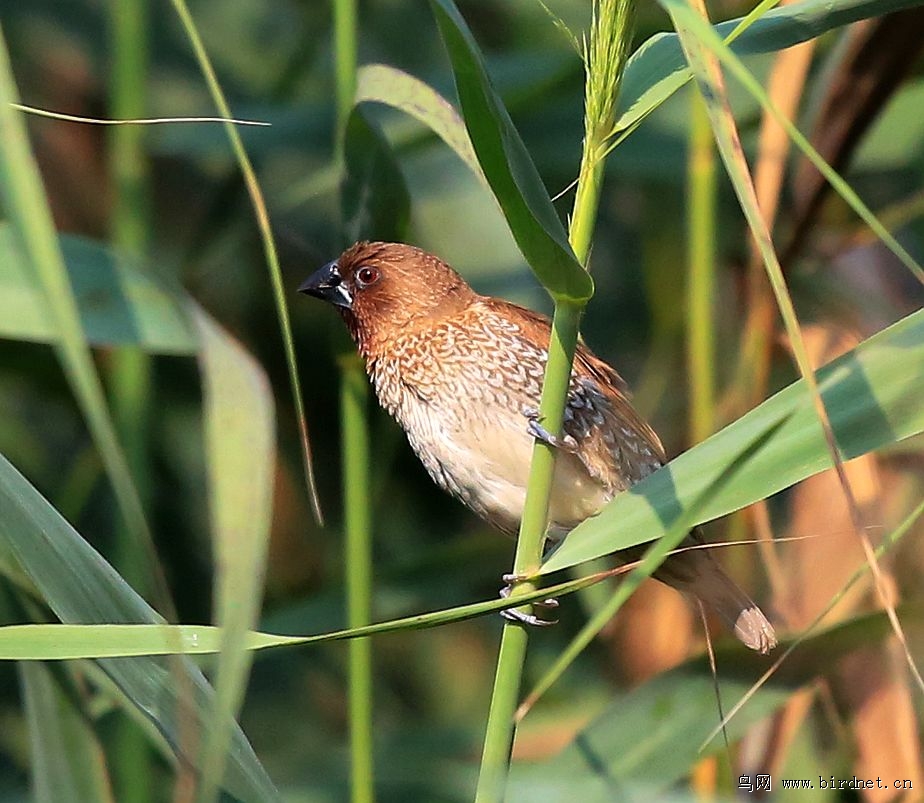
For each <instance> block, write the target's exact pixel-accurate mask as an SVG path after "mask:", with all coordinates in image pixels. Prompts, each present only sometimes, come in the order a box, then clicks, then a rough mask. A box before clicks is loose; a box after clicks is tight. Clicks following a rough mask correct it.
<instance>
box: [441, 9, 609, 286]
mask: <svg viewBox="0 0 924 803" xmlns="http://www.w3.org/2000/svg"><path fill="white" fill-rule="evenodd" d="M430 6H431V8H432V9H433V14H434V16H435V17H436V21H437V24H438V26H439V29H440V34H441V35H442V37H443V41H444V43H445V45H446V49H447V51H448V52H449V58H450V61H451V62H452V69H453V74H454V77H455V81H456V90H457V92H458V94H459V101H460V103H461V107H462V115H463V117H464V119H465V125H466V127H467V128H468V133H469V136H470V137H471V141H472V145H473V146H474V148H475V153H476V154H477V156H478V162H479V163H480V164H481V169H482V170H483V171H484V175H485V177H486V178H487V180H488V183H489V184H490V185H491V190H492V191H493V192H494V196H495V197H496V198H497V201H498V203H499V204H500V206H501V209H502V210H503V213H504V217H505V218H506V220H507V225H508V226H509V227H510V231H511V232H512V234H513V237H514V239H515V240H516V242H517V245H518V246H519V247H520V251H521V252H522V253H523V256H524V257H526V261H527V262H528V263H529V264H530V267H532V269H533V271H534V272H535V274H536V276H537V278H538V279H539V281H540V282H541V283H542V285H543V287H545V288H546V290H548V292H549V293H550V294H551V296H552V297H553V299H555V300H559V299H561V300H563V301H567V302H571V303H580V302H586V301H587V299H589V298H590V297H591V295H592V294H593V281H592V280H591V278H590V274H588V273H587V271H586V270H584V268H583V266H582V265H581V263H580V262H579V261H578V259H577V257H576V256H575V255H574V252H573V251H572V250H571V245H570V244H569V243H568V237H567V235H566V233H565V229H564V227H563V226H562V223H561V221H560V220H559V218H558V213H557V212H556V211H555V207H554V206H552V202H551V201H550V200H549V194H548V192H547V191H546V189H545V186H544V185H543V183H542V179H541V178H540V176H539V172H538V170H536V166H535V164H533V160H532V158H531V157H530V155H529V152H528V151H527V150H526V146H525V145H524V144H523V141H522V140H521V139H520V135H519V134H518V133H517V130H516V128H515V127H514V125H513V121H512V120H511V119H510V115H509V114H508V113H507V110H506V109H505V108H504V105H503V103H502V102H501V100H500V98H499V97H498V95H497V92H496V91H495V90H494V87H493V85H492V84H491V79H490V78H489V77H488V73H487V71H486V69H485V66H484V63H483V61H482V58H481V54H480V52H479V49H478V45H477V43H476V42H475V39H474V37H473V36H472V34H471V31H470V30H469V29H468V26H467V25H466V23H465V20H464V19H463V18H462V15H461V14H459V11H458V9H457V8H456V6H455V3H453V2H452V0H430Z"/></svg>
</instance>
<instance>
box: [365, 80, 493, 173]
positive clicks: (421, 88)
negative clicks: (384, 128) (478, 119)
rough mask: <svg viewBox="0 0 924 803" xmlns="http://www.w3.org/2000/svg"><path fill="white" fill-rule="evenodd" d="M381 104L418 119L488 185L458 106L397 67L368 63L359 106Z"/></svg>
mask: <svg viewBox="0 0 924 803" xmlns="http://www.w3.org/2000/svg"><path fill="white" fill-rule="evenodd" d="M360 103H381V104H383V105H385V106H391V107H392V108H393V109H398V110H399V111H402V112H404V113H405V114H408V115H410V116H411V117H413V118H415V119H416V120H419V121H420V122H421V123H423V124H424V125H425V126H427V128H429V129H430V130H431V131H432V132H433V133H434V134H436V135H437V136H438V137H439V138H440V139H441V140H443V142H445V143H446V144H447V145H448V146H449V147H450V148H452V150H453V152H454V153H455V154H456V156H458V157H459V158H460V159H461V160H462V161H463V162H465V164H466V165H468V167H469V169H470V170H471V171H472V173H474V174H475V176H477V177H478V180H479V181H481V182H482V183H484V185H485V186H489V185H488V180H487V179H486V178H485V176H484V173H483V172H482V171H481V165H480V164H479V163H478V157H477V156H476V155H475V149H474V148H473V147H472V141H471V140H470V139H469V137H468V131H467V130H466V128H465V123H464V122H463V121H462V118H461V117H459V113H458V112H457V111H456V109H455V107H454V106H453V105H452V104H451V103H450V102H449V101H448V100H446V98H444V97H443V96H442V95H441V94H440V93H439V92H437V91H436V90H435V89H433V87H431V86H430V85H429V84H425V83H424V82H423V81H421V80H420V79H419V78H415V77H414V76H413V75H409V74H408V73H406V72H404V71H403V70H399V69H397V68H396V67H389V66H387V65H385V64H367V65H366V66H364V67H360V68H359V73H358V75H357V81H356V105H359V104H360Z"/></svg>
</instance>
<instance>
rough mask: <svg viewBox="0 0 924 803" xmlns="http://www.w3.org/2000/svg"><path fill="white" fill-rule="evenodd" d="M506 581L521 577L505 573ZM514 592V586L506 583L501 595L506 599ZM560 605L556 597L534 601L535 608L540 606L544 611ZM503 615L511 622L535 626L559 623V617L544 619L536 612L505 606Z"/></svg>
mask: <svg viewBox="0 0 924 803" xmlns="http://www.w3.org/2000/svg"><path fill="white" fill-rule="evenodd" d="M503 579H504V582H505V583H509V582H511V581H516V580H517V579H521V578H519V577H518V576H517V575H512V574H505V575H504V578H503ZM512 593H513V586H511V585H506V586H504V587H503V588H502V589H501V590H500V595H501V597H503V598H504V599H507V598H508V597H509V596H510V595H511V594H512ZM557 607H558V600H557V599H554V598H551V597H550V598H549V599H544V600H542V601H541V602H539V601H536V602H534V603H533V608H538V609H540V610H542V611H543V612H547V611H549V610H554V609H555V608H557ZM500 614H501V616H503V617H504V619H507V620H508V621H510V622H519V623H520V624H523V625H532V626H533V627H550V626H551V625H556V624H558V619H544V618H543V617H542V616H537V615H536V614H534V613H523V611H521V610H519V609H518V608H505V609H504V610H502V611H501V612H500Z"/></svg>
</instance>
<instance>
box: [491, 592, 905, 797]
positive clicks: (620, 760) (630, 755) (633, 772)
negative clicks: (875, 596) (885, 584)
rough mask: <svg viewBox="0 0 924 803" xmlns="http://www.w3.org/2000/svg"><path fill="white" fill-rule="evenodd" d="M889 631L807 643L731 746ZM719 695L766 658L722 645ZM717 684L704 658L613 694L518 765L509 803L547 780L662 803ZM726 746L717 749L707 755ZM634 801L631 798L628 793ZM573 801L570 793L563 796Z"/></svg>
mask: <svg viewBox="0 0 924 803" xmlns="http://www.w3.org/2000/svg"><path fill="white" fill-rule="evenodd" d="M901 611H902V616H903V618H904V617H906V616H907V617H908V620H909V621H917V622H920V621H921V617H922V611H921V608H920V606H917V607H915V606H913V605H909V606H903V608H902V609H901ZM889 633H890V628H889V621H888V617H887V616H886V615H885V614H884V613H875V614H870V615H868V616H863V617H859V618H857V619H854V620H852V621H850V622H847V623H845V624H842V625H838V626H836V627H833V628H831V629H829V630H827V631H825V632H823V633H820V634H819V635H817V636H814V637H813V638H811V639H808V640H807V641H805V642H804V643H803V644H802V646H801V647H800V652H799V653H798V654H796V655H794V656H793V657H792V658H791V660H790V661H789V662H788V663H787V665H786V666H784V667H782V668H781V670H780V671H779V672H778V673H777V674H776V675H774V676H773V677H772V678H771V679H770V680H769V681H768V683H767V684H766V686H765V687H764V688H763V689H761V690H760V692H758V693H757V694H755V695H754V697H753V698H752V699H751V701H750V702H749V704H748V705H747V706H745V707H744V708H743V709H742V710H741V711H740V713H739V714H738V715H737V716H736V717H735V718H734V719H732V720H731V721H730V722H729V723H728V735H729V738H731V739H737V738H739V737H740V736H741V735H743V733H744V732H745V730H746V729H747V728H748V727H750V726H751V725H753V724H754V723H755V722H757V721H759V720H761V719H763V718H764V717H766V716H767V715H768V714H770V713H772V712H773V711H775V710H776V709H777V708H779V707H780V706H782V705H783V704H784V703H785V702H786V701H787V700H788V699H790V696H791V695H792V692H793V690H795V689H798V688H802V687H804V686H806V685H807V684H809V683H811V682H812V681H813V680H815V679H816V678H817V677H818V676H819V675H822V674H823V673H824V671H825V670H826V669H827V668H828V667H830V666H831V664H832V663H833V662H834V661H836V660H837V658H839V657H840V656H842V655H846V654H847V653H849V652H851V651H852V650H855V649H856V648H857V647H858V646H861V645H869V644H871V643H873V642H877V641H880V640H882V639H884V638H886V637H887V636H888V635H889ZM716 661H717V664H718V666H719V668H720V672H721V677H720V683H721V687H722V694H723V696H725V697H727V696H736V695H740V694H742V693H744V692H745V691H747V689H748V688H749V687H750V685H751V683H752V682H753V681H754V679H756V678H757V677H759V676H760V674H761V673H762V671H763V669H764V668H765V667H766V666H767V663H768V659H767V658H764V657H761V656H759V655H756V654H755V653H752V652H749V651H748V650H747V649H746V648H744V647H741V646H729V647H719V648H718V649H717V650H716ZM715 718H716V711H715V687H714V680H713V678H712V674H711V672H710V670H709V664H708V661H707V660H706V659H705V658H704V657H700V658H696V659H694V660H691V661H688V662H686V663H685V664H683V665H681V666H679V667H677V668H675V669H671V670H669V671H668V672H664V673H661V674H659V675H657V676H656V677H655V678H654V679H652V680H650V681H648V682H647V683H644V684H642V685H641V686H639V687H637V688H635V689H632V690H630V691H626V692H621V693H617V694H616V696H615V699H613V700H612V701H611V702H610V704H609V705H608V707H607V709H606V711H605V712H604V713H603V714H601V715H600V716H599V717H598V718H597V719H596V720H595V721H594V722H593V723H591V725H589V726H588V727H587V728H585V729H584V730H583V731H582V732H581V733H580V734H579V735H578V736H577V738H576V739H575V740H574V741H573V742H572V744H571V745H570V746H569V747H567V748H566V749H565V750H564V751H562V753H560V754H559V755H558V756H557V757H555V758H553V759H551V760H550V761H547V762H545V763H544V764H542V765H541V766H533V767H530V766H529V765H528V764H523V765H519V766H518V765H514V770H513V773H512V777H511V786H510V796H509V799H510V800H511V801H525V800H531V799H535V798H533V797H530V795H529V792H530V790H534V789H535V787H536V785H537V784H539V783H542V782H543V781H545V782H546V783H549V784H561V786H562V788H569V785H572V786H577V785H581V787H582V789H583V788H584V787H587V794H586V795H584V794H582V796H581V800H582V801H584V800H586V801H588V802H589V803H597V801H599V803H609V801H612V800H630V801H636V800H638V801H643V800H656V799H657V800H660V799H662V796H663V794H664V792H665V790H666V789H668V788H669V787H670V785H671V784H673V783H675V782H676V781H677V780H678V779H680V778H681V777H683V775H684V774H685V773H687V772H689V770H690V768H691V767H692V766H693V764H695V763H696V762H697V761H698V760H699V759H700V758H702V756H703V753H701V752H700V748H701V745H702V742H703V739H704V737H705V736H706V735H707V734H708V732H709V731H710V730H711V729H712V724H713V723H714V722H715ZM723 749H724V745H722V744H721V742H716V743H714V744H712V745H710V746H709V747H708V748H707V749H706V751H705V752H706V753H707V754H711V753H716V752H719V751H721V750H723ZM636 785H637V786H639V787H641V786H642V785H644V789H643V790H641V789H637V790H636V793H635V794H627V793H626V790H627V787H628V788H629V789H630V790H631V789H632V788H633V787H634V786H636ZM567 797H568V799H573V795H570V794H569V795H567Z"/></svg>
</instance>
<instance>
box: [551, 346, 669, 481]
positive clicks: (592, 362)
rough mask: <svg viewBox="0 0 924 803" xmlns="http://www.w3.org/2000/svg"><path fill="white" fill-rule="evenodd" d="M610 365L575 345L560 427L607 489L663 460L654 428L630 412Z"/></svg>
mask: <svg viewBox="0 0 924 803" xmlns="http://www.w3.org/2000/svg"><path fill="white" fill-rule="evenodd" d="M624 388H625V384H624V383H623V381H622V379H621V378H620V376H619V375H618V374H617V373H616V371H615V370H613V368H611V367H610V366H609V365H607V364H606V363H605V362H603V360H601V359H599V358H598V357H597V356H596V355H594V354H593V353H592V352H591V351H590V350H589V349H587V348H586V347H585V346H583V345H579V346H578V348H577V351H576V353H575V355H574V368H573V370H572V374H571V388H570V390H569V393H568V403H567V407H566V408H565V423H564V430H565V433H566V434H567V435H570V436H571V437H572V438H574V439H575V440H576V441H577V444H578V450H577V452H576V456H577V457H578V458H579V459H580V460H581V462H582V463H583V464H584V467H585V469H586V470H587V472H588V473H589V474H590V475H591V476H592V477H594V478H595V479H597V480H599V481H600V482H602V483H603V484H604V485H605V486H606V487H607V488H608V490H609V491H610V492H611V493H618V492H619V491H622V490H625V489H626V488H628V487H629V486H631V485H634V484H635V483H636V482H638V481H639V480H641V479H644V478H645V477H647V476H648V475H649V474H651V473H652V472H653V471H654V470H655V469H657V468H658V467H660V466H661V464H662V463H664V461H665V455H664V448H663V447H662V446H661V441H660V440H659V439H658V436H657V435H656V434H655V431H654V430H653V429H652V428H651V427H650V426H649V425H648V424H647V423H646V422H645V421H644V419H642V417H641V416H640V415H639V414H638V413H637V412H636V410H635V408H634V407H633V406H632V403H631V402H630V401H629V397H628V395H627V393H626V391H625V390H624Z"/></svg>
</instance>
